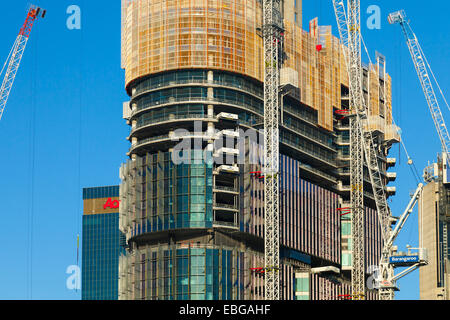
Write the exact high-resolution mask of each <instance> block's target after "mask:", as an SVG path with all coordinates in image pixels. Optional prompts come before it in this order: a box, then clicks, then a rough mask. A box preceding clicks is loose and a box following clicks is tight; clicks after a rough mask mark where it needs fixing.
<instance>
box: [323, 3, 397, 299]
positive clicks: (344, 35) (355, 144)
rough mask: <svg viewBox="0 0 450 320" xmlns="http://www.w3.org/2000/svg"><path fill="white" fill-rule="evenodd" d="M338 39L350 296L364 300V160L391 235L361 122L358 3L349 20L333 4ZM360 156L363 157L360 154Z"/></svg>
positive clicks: (385, 234) (386, 230)
mask: <svg viewBox="0 0 450 320" xmlns="http://www.w3.org/2000/svg"><path fill="white" fill-rule="evenodd" d="M332 2H333V7H334V12H335V15H336V21H337V25H338V29H339V36H340V39H341V43H342V52H343V54H344V58H345V62H346V66H347V71H348V74H349V84H350V85H349V92H350V107H351V111H352V116H351V117H352V118H351V119H350V123H351V127H350V136H351V137H350V148H351V150H350V154H351V161H350V170H351V171H350V172H351V211H352V241H353V242H352V245H353V256H352V291H353V292H352V295H353V296H354V297H364V296H365V268H364V267H365V255H364V202H363V196H362V194H363V183H362V181H363V180H362V179H363V164H364V162H363V161H364V158H363V155H364V156H365V159H366V162H367V167H368V169H369V170H368V171H369V176H370V182H371V185H372V189H373V195H374V198H375V204H376V207H377V214H378V219H379V221H380V226H381V230H382V237H383V240H384V241H386V240H387V238H388V236H389V233H390V220H391V219H390V218H391V213H390V209H389V206H388V204H387V201H386V194H385V184H384V182H383V179H382V177H381V172H380V167H379V164H378V157H377V152H376V149H375V146H374V139H373V136H372V133H371V132H370V131H367V132H364V126H363V121H364V120H366V119H367V118H368V117H367V105H366V101H365V99H364V98H363V95H362V66H361V41H362V37H361V32H360V29H361V23H360V1H359V0H348V19H347V12H346V9H345V6H344V1H343V0H332ZM361 153H363V155H362V154H361Z"/></svg>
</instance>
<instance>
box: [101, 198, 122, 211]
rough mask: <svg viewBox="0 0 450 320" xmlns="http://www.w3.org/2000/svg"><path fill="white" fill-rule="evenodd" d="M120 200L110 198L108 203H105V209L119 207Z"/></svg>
mask: <svg viewBox="0 0 450 320" xmlns="http://www.w3.org/2000/svg"><path fill="white" fill-rule="evenodd" d="M119 205H120V200H114V201H113V200H112V199H111V198H108V200H107V201H106V203H105V204H104V205H103V209H106V208H111V209H117V208H119Z"/></svg>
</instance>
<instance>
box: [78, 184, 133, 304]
mask: <svg viewBox="0 0 450 320" xmlns="http://www.w3.org/2000/svg"><path fill="white" fill-rule="evenodd" d="M118 195H119V187H118V186H113V187H100V188H86V189H83V199H84V200H85V201H94V200H97V199H106V198H114V197H115V198H117V197H118ZM123 247H124V237H123V235H122V233H121V232H120V230H119V213H118V212H115V213H97V214H84V215H83V236H82V289H81V298H82V300H117V299H118V275H119V254H120V253H121V252H123V250H124V249H123Z"/></svg>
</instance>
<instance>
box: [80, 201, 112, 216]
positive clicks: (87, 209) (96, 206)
mask: <svg viewBox="0 0 450 320" xmlns="http://www.w3.org/2000/svg"><path fill="white" fill-rule="evenodd" d="M119 203H120V202H119V198H113V197H112V198H98V199H85V200H83V208H84V209H83V214H84V215H91V214H103V213H115V212H119Z"/></svg>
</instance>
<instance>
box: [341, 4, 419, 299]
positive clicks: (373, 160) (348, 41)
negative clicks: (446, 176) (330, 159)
mask: <svg viewBox="0 0 450 320" xmlns="http://www.w3.org/2000/svg"><path fill="white" fill-rule="evenodd" d="M352 2H354V1H351V0H349V5H348V6H349V10H348V14H349V19H347V14H346V11H345V7H344V4H343V1H342V0H341V1H338V0H333V6H334V11H335V15H336V20H337V25H338V28H339V34H340V37H341V42H342V44H343V53H344V57H345V61H346V64H347V70H348V73H349V79H350V86H351V85H352V72H355V71H354V70H352V68H353V69H354V68H355V62H354V60H355V56H357V55H358V52H359V59H360V52H361V47H360V46H359V48H358V46H357V45H356V46H355V44H352V42H353V41H354V39H355V38H356V37H355V36H352V32H356V33H358V34H359V41H361V39H362V37H361V34H360V25H359V24H357V22H358V21H359V14H360V13H359V10H358V11H356V10H355V9H354V8H355V7H356V8H359V1H357V3H356V4H355V3H352ZM355 17H356V18H355ZM390 21H391V20H390ZM347 49H348V52H347ZM348 56H350V58H349V57H348ZM352 57H353V58H352ZM352 59H353V60H352ZM359 61H360V60H358V62H357V63H360V62H359ZM353 79H354V78H353ZM351 94H352V93H351V90H350V95H351ZM360 101H361V102H362V104H363V105H364V108H362V110H361V112H360V113H358V112H357V113H356V119H357V121H358V122H361V120H363V119H367V114H366V111H367V107H366V105H365V103H366V102H365V101H364V99H362V100H360ZM362 128H363V126H360V129H361V130H362ZM361 134H362V135H363V136H364V139H363V144H364V152H365V157H366V160H367V162H368V169H369V174H370V179H371V184H372V188H373V193H374V197H375V202H376V206H377V213H378V218H379V221H380V225H381V227H382V235H383V240H384V241H383V242H384V246H383V251H382V256H381V259H380V268H379V274H378V276H377V279H376V284H377V286H376V287H377V288H378V289H379V297H380V299H382V300H392V299H393V298H394V291H395V290H397V286H396V281H397V280H398V279H400V278H401V277H403V276H405V275H407V274H409V273H410V272H412V271H413V270H415V269H417V268H418V267H420V266H422V265H425V264H427V261H426V260H427V256H426V250H424V249H421V248H419V255H416V254H414V253H411V251H409V252H408V254H407V255H406V256H405V257H401V258H407V259H406V260H408V261H409V262H407V263H403V264H398V263H395V262H394V260H395V259H396V258H397V259H399V257H398V255H396V248H395V247H394V246H393V243H394V240H395V239H396V238H397V236H398V234H399V233H400V231H401V230H402V228H403V226H404V224H405V222H406V220H407V219H408V217H409V215H410V214H411V212H412V210H413V208H414V206H415V204H416V203H417V200H418V198H419V196H420V193H421V192H422V189H423V185H422V184H419V185H418V187H417V190H416V192H415V193H414V195H413V197H412V199H411V201H410V203H409V204H408V206H407V208H406V209H405V211H404V213H403V214H402V216H401V217H400V218H399V220H398V221H397V223H396V226H395V229H394V231H391V226H390V221H391V214H390V209H389V207H388V205H387V202H386V197H385V194H384V184H383V181H382V179H381V174H380V170H379V166H378V160H377V156H376V151H375V148H374V145H373V137H372V134H371V133H370V132H361ZM352 192H353V188H352ZM352 205H353V203H352ZM352 211H353V208H352ZM352 227H353V225H352ZM352 235H353V236H357V234H355V233H354V232H352ZM353 241H358V242H362V241H364V239H363V238H357V239H353ZM412 258H414V259H412ZM355 265H356V264H355V263H354V266H355ZM398 266H408V267H409V268H408V269H406V270H405V271H403V272H401V273H400V274H398V275H394V268H395V267H398ZM354 272H355V270H352V287H353V296H356V297H360V296H361V295H360V294H358V293H356V294H355V288H357V285H358V284H359V283H355V282H354V277H353V273H354ZM358 273H359V272H358Z"/></svg>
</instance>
